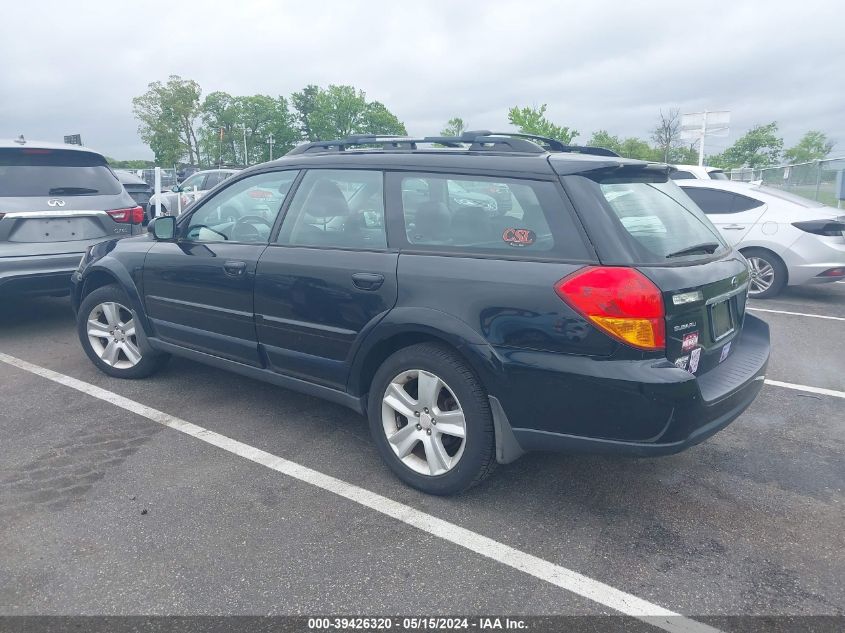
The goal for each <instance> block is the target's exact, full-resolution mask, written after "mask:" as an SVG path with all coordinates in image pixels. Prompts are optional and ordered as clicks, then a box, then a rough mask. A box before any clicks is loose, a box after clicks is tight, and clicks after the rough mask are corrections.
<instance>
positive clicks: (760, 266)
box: [748, 257, 775, 296]
mask: <svg viewBox="0 0 845 633" xmlns="http://www.w3.org/2000/svg"><path fill="white" fill-rule="evenodd" d="M748 263H749V264H750V265H751V287H750V288H749V290H748V294H750V295H752V296H754V295H758V294H761V293H763V292H766V290H768V289H769V288H771V287H772V284H773V283H774V282H775V269H774V267H773V266H772V265H771V264H770V263H769V262H767V261H766V260H765V259H763V258H762V257H749V258H748Z"/></svg>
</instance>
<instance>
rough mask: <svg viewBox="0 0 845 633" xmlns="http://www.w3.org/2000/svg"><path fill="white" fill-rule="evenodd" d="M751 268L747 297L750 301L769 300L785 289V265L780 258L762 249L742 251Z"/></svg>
mask: <svg viewBox="0 0 845 633" xmlns="http://www.w3.org/2000/svg"><path fill="white" fill-rule="evenodd" d="M742 254H743V255H744V256H745V258H746V259H747V260H748V263H749V264H750V266H751V280H750V282H749V283H750V284H751V285H750V288H749V290H748V296H749V297H750V298H752V299H770V298H772V297H774V296H777V295H778V294H780V292H781V291H782V290H783V289H784V288H785V287H786V282H787V271H786V265H785V264H784V263H783V261H782V260H781V258H780V257H778V256H777V255H775V254H774V253H773V252H771V251H767V250H766V249H764V248H748V249H746V250H743V251H742Z"/></svg>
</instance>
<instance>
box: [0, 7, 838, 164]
mask: <svg viewBox="0 0 845 633" xmlns="http://www.w3.org/2000/svg"><path fill="white" fill-rule="evenodd" d="M840 9H841V8H840V7H839V6H837V3H835V2H833V1H828V2H819V1H815V0H801V2H796V1H795V0H792V1H789V2H786V1H782V0H767V1H762V0H761V1H759V2H745V1H741V0H733V1H731V2H721V3H718V2H717V3H714V2H708V3H701V2H678V1H677V0H674V1H673V2H661V1H652V2H634V1H624V0H617V1H616V2H602V1H597V0H580V1H578V2H574V1H568V2H547V1H541V0H523V1H521V2H513V1H509V0H478V1H476V0H452V1H446V0H418V1H416V2H410V1H407V0H393V1H381V0H370V1H358V0H346V1H344V2H336V1H320V0H311V1H310V2H303V1H302V0H299V1H297V2H289V1H285V0H278V1H269V0H238V1H229V2H215V1H213V0H205V1H202V2H194V1H180V2H172V1H171V2H147V1H145V0H133V1H132V2H131V3H130V2H125V1H115V0H108V1H105V2H99V1H87V2H67V1H66V0H60V1H41V2H6V3H4V7H3V21H4V28H3V35H2V37H0V60H2V62H0V138H10V137H17V136H18V135H19V134H24V135H25V136H26V137H27V138H31V139H38V140H58V141H60V140H61V138H62V136H63V135H65V134H72V133H79V134H81V135H82V140H83V141H84V143H85V144H86V145H88V146H90V147H92V148H94V149H97V150H99V151H101V152H103V153H104V154H107V155H109V156H112V157H114V158H118V159H133V158H152V152H151V151H150V150H149V148H148V147H146V145H144V143H143V142H142V141H141V139H140V138H139V136H138V132H137V126H138V123H137V121H136V120H135V119H134V117H133V114H132V104H131V101H132V98H133V97H135V96H137V95H140V94H142V93H143V92H144V91H145V90H146V87H147V84H149V83H150V82H152V81H156V80H162V81H166V79H167V77H168V76H169V75H180V76H181V77H183V78H190V79H194V80H196V81H197V82H199V84H200V85H201V86H202V88H203V92H204V94H208V93H210V92H214V91H217V90H223V91H226V92H229V93H231V94H235V95H249V94H259V93H260V94H268V95H271V96H278V95H284V96H288V95H290V93H292V92H294V91H298V90H300V89H301V88H302V87H304V86H305V85H307V84H318V85H322V86H325V85H328V84H332V83H334V84H351V85H353V86H355V87H356V88H359V89H361V90H364V91H365V92H366V93H367V97H368V99H372V100H378V101H381V102H382V103H384V104H385V105H386V106H387V107H388V108H389V109H390V110H391V111H392V112H393V113H395V114H396V115H397V116H398V117H399V118H400V119H401V120H402V121H403V122H404V123H405V125H406V127H407V129H408V132H409V133H410V134H415V135H426V134H436V133H439V131H440V130H441V129H442V128H443V127H444V125H445V123H446V121H447V120H448V119H450V118H451V117H453V116H460V117H462V118H463V119H464V121H465V122H466V123H467V124H468V125H469V127H470V128H471V129H492V130H502V131H504V130H509V129H512V128H511V127H510V126H509V125H508V121H507V111H508V109H509V108H510V107H512V106H516V105H519V106H539V105H541V104H544V103H545V104H548V110H547V116H548V117H549V119H551V120H552V121H553V122H554V123H557V124H559V125H567V126H569V127H571V128H575V129H576V130H578V131H579V132H580V136H578V137H577V138H576V139H575V142H576V143H577V142H582V143H586V142H587V140H588V139H589V137H590V134H591V133H592V132H593V131H595V130H598V129H606V130H608V131H609V132H610V133H611V134H616V135H619V136H623V137H625V136H641V137H648V136H649V134H650V131H651V130H652V129H653V127H654V126H655V124H656V120H657V117H658V113H659V111H660V110H661V109H663V110H664V111H666V110H668V109H669V108H679V109H680V110H681V112H697V111H701V110H705V109H707V110H730V111H731V133H730V136H729V137H727V138H712V139H708V140H707V145H706V146H705V149H706V152H707V153H708V154H709V153H715V152H717V151H720V150H721V149H724V148H725V147H726V146H728V145H729V144H730V143H732V142H733V141H734V140H735V139H736V138H738V137H739V136H741V135H742V134H743V133H744V132H745V131H747V130H748V128H750V127H751V126H753V125H755V124H758V123H768V122H769V121H777V122H778V124H779V126H780V132H781V135H782V136H783V138H784V141H785V143H786V146H787V147H789V146H790V145H792V144H794V143H795V142H797V141H798V139H799V138H800V137H801V135H802V134H803V133H804V132H805V131H807V130H810V129H818V130H822V131H824V132H826V133H827V134H828V135H829V136H830V137H831V138H832V139H833V140H834V141H837V146H836V148H835V149H834V152H833V154H834V155H845V116H843V114H845V86H843V84H842V82H841V77H842V72H843V66H845V37H842V20H841V17H842V14H841V10H840Z"/></svg>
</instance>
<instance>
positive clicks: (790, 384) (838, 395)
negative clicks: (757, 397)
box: [766, 378, 845, 398]
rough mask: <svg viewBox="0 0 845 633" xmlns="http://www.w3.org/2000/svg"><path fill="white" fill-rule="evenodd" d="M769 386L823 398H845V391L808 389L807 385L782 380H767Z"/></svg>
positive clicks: (821, 388)
mask: <svg viewBox="0 0 845 633" xmlns="http://www.w3.org/2000/svg"><path fill="white" fill-rule="evenodd" d="M766 384H767V385H772V386H773V387H784V388H785V389H795V390H796V391H806V392H807V393H817V394H819V395H822V396H833V397H834V398H845V391H837V390H836V389H825V388H823V387H808V386H807V385H796V384H795V383H794V382H781V381H780V380H769V379H768V378H767V379H766Z"/></svg>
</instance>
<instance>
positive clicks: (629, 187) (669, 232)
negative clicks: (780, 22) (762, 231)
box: [576, 174, 727, 264]
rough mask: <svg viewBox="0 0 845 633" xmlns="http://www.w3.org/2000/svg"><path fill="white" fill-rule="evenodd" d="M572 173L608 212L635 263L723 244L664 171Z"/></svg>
mask: <svg viewBox="0 0 845 633" xmlns="http://www.w3.org/2000/svg"><path fill="white" fill-rule="evenodd" d="M576 178H578V179H579V180H580V181H582V182H585V183H589V184H588V185H587V186H588V188H589V189H591V190H592V194H593V195H592V196H591V197H592V198H593V199H594V200H597V201H598V202H599V203H600V204H601V205H602V206H603V207H605V209H606V210H608V211H609V212H610V213H611V217H612V218H613V219H614V221H615V222H614V223H615V224H616V226H617V228H620V229H621V231H622V233H621V234H622V236H624V237H625V238H627V239H626V240H625V241H626V242H627V244H628V246H629V248H630V250H631V252H632V254H633V256H634V259H635V262H636V263H638V264H665V263H671V262H674V261H688V260H690V259H699V258H709V257H711V256H712V255H713V254H717V253H723V252H724V251H725V250H726V249H727V246H726V244H725V242H724V241H723V239H722V238H721V236H720V235H719V232H718V231H717V230H716V228H715V227H714V226H713V224H712V223H711V222H710V220H708V219H707V216H706V215H704V213H702V211H701V209H699V208H698V207H697V206H696V204H695V203H694V202H693V201H692V200H691V199H690V198H689V197H688V196H687V195H686V194H685V193H684V192H683V191H682V190H681V188H680V187H678V186H677V185H676V184H675V183H674V182H673V181H671V180H668V179H666V180H664V179H665V175H664V176H663V177H662V178H661V177H659V176H652V175H647V174H646V175H643V176H642V177H636V176H633V177H631V176H629V177H626V176H621V177H614V176H608V177H604V178H602V177H601V176H595V177H588V176H576ZM661 180H663V181H662V182H661Z"/></svg>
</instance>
